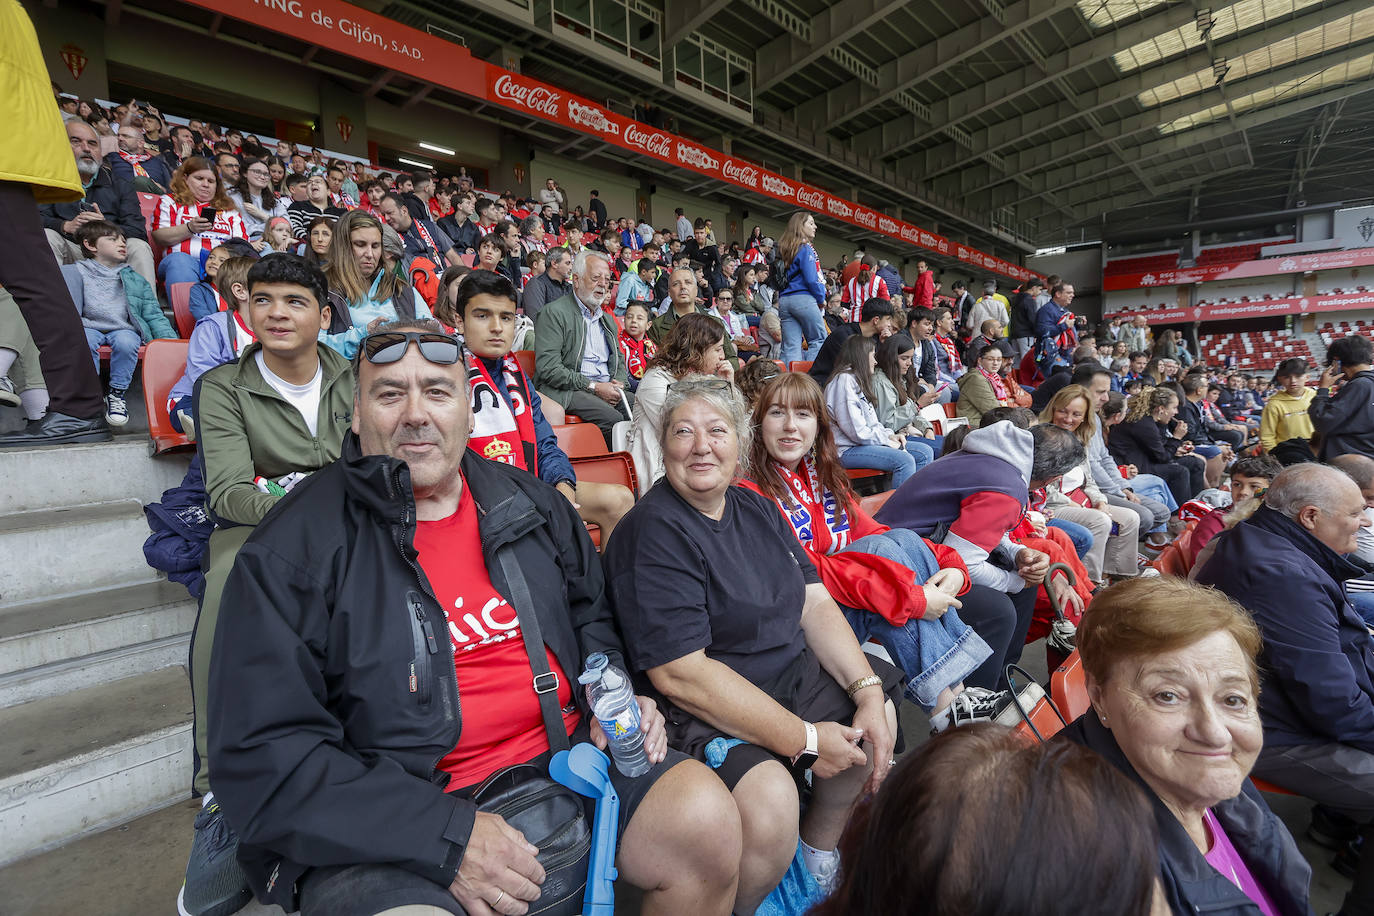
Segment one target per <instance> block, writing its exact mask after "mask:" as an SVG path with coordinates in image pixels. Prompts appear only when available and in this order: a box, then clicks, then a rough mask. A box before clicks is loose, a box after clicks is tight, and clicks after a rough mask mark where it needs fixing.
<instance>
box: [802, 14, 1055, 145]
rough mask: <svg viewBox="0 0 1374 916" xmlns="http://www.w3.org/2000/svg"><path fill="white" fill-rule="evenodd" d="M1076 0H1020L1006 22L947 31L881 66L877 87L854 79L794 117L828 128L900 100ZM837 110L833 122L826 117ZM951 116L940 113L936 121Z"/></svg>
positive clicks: (982, 21) (982, 20) (989, 19)
mask: <svg viewBox="0 0 1374 916" xmlns="http://www.w3.org/2000/svg"><path fill="white" fill-rule="evenodd" d="M1074 6H1075V0H1016V2H1015V3H1011V4H1009V5H1008V6H1007V7H1006V24H1005V25H1004V24H1002V23H1000V22H998V21H997V20H996V19H994V18H993V17H991V16H984V17H981V18H979V19H978V20H977V21H976V22H972V23H970V24H969V25H966V26H964V27H963V28H960V29H956V30H955V31H953V32H950V33H949V34H947V35H942V36H940V37H939V38H937V39H936V40H935V41H933V42H930V43H928V44H925V45H922V46H921V47H919V48H916V49H915V50H914V51H910V52H908V53H906V54H903V55H902V56H901V57H899V58H897V59H896V60H893V61H889V62H887V63H885V64H883V65H882V66H880V67H879V68H878V85H877V86H876V87H875V86H869V85H867V84H865V83H864V82H863V81H862V80H857V79H856V80H851V81H850V82H848V83H845V84H844V85H843V86H838V87H836V88H835V89H832V90H830V91H829V92H827V93H826V94H825V95H823V96H821V97H819V98H817V99H815V100H813V101H808V102H804V103H802V104H801V105H798V106H797V107H796V108H795V109H794V110H793V112H792V113H791V117H792V118H794V119H795V120H796V121H797V122H798V123H800V124H803V125H809V126H811V127H813V128H816V127H820V128H827V127H830V126H832V125H833V124H834V123H841V122H844V121H846V120H848V119H850V118H853V117H855V116H856V115H859V114H862V113H863V112H865V111H867V110H868V109H870V108H872V107H873V106H874V105H878V104H880V103H882V102H887V101H895V100H897V98H898V97H899V96H900V95H901V94H902V93H903V92H905V91H907V90H909V89H910V88H911V87H912V86H915V85H917V84H919V83H922V82H925V81H927V80H931V79H934V78H935V77H937V76H939V75H940V74H942V73H944V72H945V71H946V70H948V69H950V68H951V67H953V66H955V65H956V64H958V63H961V62H963V61H965V60H967V59H968V58H970V57H971V56H973V55H976V54H980V53H982V52H984V51H988V50H990V49H992V48H995V47H997V46H998V45H999V44H1001V43H1002V42H1004V41H1008V40H1010V39H1011V38H1012V36H1013V35H1014V34H1015V33H1016V32H1019V31H1021V30H1023V29H1026V28H1029V27H1030V26H1032V25H1035V24H1036V23H1037V22H1042V21H1044V20H1045V19H1048V18H1049V17H1051V16H1053V15H1055V14H1057V13H1062V12H1065V11H1067V10H1072V9H1073V8H1074ZM831 114H835V115H837V117H836V118H835V119H834V120H833V121H821V119H823V118H826V117H827V116H829V115H831ZM945 120H947V119H946V118H940V117H936V118H934V119H932V120H931V123H934V124H943V123H944V122H945Z"/></svg>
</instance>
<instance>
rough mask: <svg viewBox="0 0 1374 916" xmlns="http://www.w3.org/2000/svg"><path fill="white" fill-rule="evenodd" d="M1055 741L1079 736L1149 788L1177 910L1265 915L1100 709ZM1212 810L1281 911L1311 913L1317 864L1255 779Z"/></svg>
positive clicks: (1211, 915) (1163, 872)
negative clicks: (1135, 762)
mask: <svg viewBox="0 0 1374 916" xmlns="http://www.w3.org/2000/svg"><path fill="white" fill-rule="evenodd" d="M1054 740H1056V741H1060V740H1067V741H1073V742H1076V743H1078V744H1081V745H1083V746H1084V747H1087V748H1090V749H1092V750H1094V751H1096V752H1097V753H1098V754H1101V755H1102V756H1103V757H1104V758H1106V760H1107V761H1108V762H1109V763H1111V764H1112V765H1113V766H1115V767H1116V768H1117V769H1119V770H1121V771H1122V772H1123V773H1125V774H1126V775H1127V776H1129V777H1130V778H1131V779H1132V780H1133V781H1134V782H1135V783H1136V784H1137V785H1139V786H1140V787H1141V788H1142V789H1144V790H1145V797H1146V798H1148V799H1149V800H1150V805H1151V807H1153V808H1154V812H1155V823H1156V824H1157V825H1158V827H1159V871H1160V878H1161V880H1162V882H1163V885H1164V896H1165V898H1167V900H1168V901H1169V908H1170V909H1171V910H1172V911H1173V912H1174V913H1206V914H1207V916H1261V912H1262V911H1261V910H1260V908H1259V904H1257V903H1255V902H1254V901H1253V900H1251V899H1250V898H1249V897H1247V896H1245V894H1244V893H1242V892H1241V890H1240V888H1238V887H1236V886H1235V885H1234V884H1232V883H1231V881H1230V879H1228V878H1225V877H1223V876H1222V874H1221V872H1219V871H1217V870H1216V869H1215V868H1213V867H1212V866H1211V865H1210V864H1209V863H1208V862H1207V859H1206V858H1205V857H1204V856H1203V854H1202V853H1200V852H1198V848H1197V846H1196V845H1195V844H1194V843H1193V841H1192V839H1191V838H1189V836H1188V832H1187V831H1186V830H1184V829H1183V825H1182V824H1180V823H1179V821H1178V818H1176V817H1174V815H1173V812H1171V811H1170V810H1169V809H1168V808H1166V807H1165V806H1164V802H1162V801H1160V799H1159V796H1158V795H1156V794H1155V793H1154V792H1153V791H1151V789H1150V787H1149V786H1148V785H1146V784H1145V781H1144V780H1143V779H1141V778H1140V775H1139V774H1138V773H1137V772H1136V771H1135V767H1133V766H1131V762H1130V761H1129V760H1127V759H1126V755H1125V754H1124V753H1122V751H1121V747H1120V745H1118V744H1117V743H1116V738H1115V737H1114V736H1113V735H1112V733H1111V732H1110V731H1109V730H1108V729H1107V728H1106V727H1105V726H1103V724H1102V722H1101V720H1100V719H1098V717H1097V713H1096V712H1095V711H1093V710H1091V709H1090V710H1088V711H1087V712H1086V713H1084V714H1083V715H1082V716H1080V717H1079V718H1078V719H1077V720H1075V721H1074V722H1073V723H1072V724H1071V725H1069V727H1068V728H1066V729H1064V731H1062V732H1061V733H1060V737H1057V738H1055V739H1054ZM1212 814H1213V815H1215V817H1216V819H1217V820H1218V821H1219V822H1220V823H1221V826H1222V828H1223V829H1225V831H1226V835H1227V836H1228V837H1229V838H1230V840H1231V844H1232V845H1233V846H1235V847H1236V852H1237V853H1238V854H1239V855H1240V857H1241V858H1242V859H1244V860H1245V864H1246V865H1247V866H1249V868H1250V872H1251V873H1252V874H1253V875H1254V876H1255V880H1256V881H1258V882H1259V884H1260V886H1262V887H1263V888H1264V889H1265V890H1266V891H1268V892H1269V896H1270V897H1271V898H1272V899H1273V901H1274V906H1275V907H1277V908H1278V911H1279V914H1280V916H1309V914H1311V912H1312V907H1311V904H1310V903H1309V902H1308V896H1307V895H1308V890H1307V889H1308V886H1309V884H1310V883H1311V880H1312V867H1311V866H1310V865H1308V864H1307V860H1306V859H1304V858H1303V856H1302V853H1301V852H1299V851H1298V846H1297V844H1296V843H1294V842H1293V837H1292V835H1291V834H1289V832H1288V828H1286V827H1284V826H1283V822H1282V821H1280V820H1279V819H1278V817H1277V816H1276V815H1275V814H1274V812H1272V811H1270V810H1269V806H1268V805H1267V804H1265V802H1264V798H1263V797H1262V796H1261V795H1260V793H1259V791H1258V790H1257V789H1256V788H1255V787H1254V785H1252V784H1251V782H1250V780H1248V779H1247V780H1245V784H1244V786H1243V787H1242V788H1241V792H1240V794H1239V795H1237V796H1236V797H1235V798H1228V799H1226V800H1225V801H1223V802H1219V803H1218V804H1216V805H1214V806H1213V807H1212Z"/></svg>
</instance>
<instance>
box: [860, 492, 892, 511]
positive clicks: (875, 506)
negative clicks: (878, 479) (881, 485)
mask: <svg viewBox="0 0 1374 916" xmlns="http://www.w3.org/2000/svg"><path fill="white" fill-rule="evenodd" d="M896 492H897V491H896V490H884V491H883V492H881V493H875V494H874V495H873V496H865V497H864V498H863V499H861V500H859V508H860V509H862V510H864V512H865V513H866V514H868V515H872V514H873V513H875V512H877V511H878V510H879V509H881V508H882V507H883V505H884V504H885V503H886V502H887V501H888V500H889V499H891V498H892V494H893V493H896Z"/></svg>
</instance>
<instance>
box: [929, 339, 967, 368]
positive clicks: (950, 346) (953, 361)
mask: <svg viewBox="0 0 1374 916" xmlns="http://www.w3.org/2000/svg"><path fill="white" fill-rule="evenodd" d="M935 342H936V343H938V344H939V345H940V346H942V347H944V348H945V354H946V355H947V356H949V371H950V372H951V373H954V372H958V371H959V370H960V369H962V368H964V361H963V360H961V359H960V358H959V349H958V348H957V347H955V346H954V341H952V340H950V339H949V338H948V337H941V336H940V335H939V334H936V335H935Z"/></svg>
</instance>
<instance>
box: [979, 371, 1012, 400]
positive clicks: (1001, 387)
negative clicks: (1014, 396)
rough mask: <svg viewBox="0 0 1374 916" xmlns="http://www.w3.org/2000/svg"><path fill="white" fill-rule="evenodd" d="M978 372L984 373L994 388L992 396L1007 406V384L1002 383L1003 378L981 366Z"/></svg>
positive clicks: (984, 376)
mask: <svg viewBox="0 0 1374 916" xmlns="http://www.w3.org/2000/svg"><path fill="white" fill-rule="evenodd" d="M978 371H979V372H981V373H983V378H985V379H987V380H988V384H989V385H991V386H992V396H993V397H995V398H996V399H997V400H999V401H1002V402H1003V403H1004V404H1005V402H1006V400H1007V386H1006V383H1005V382H1003V381H1002V376H1000V375H998V374H997V373H996V372H989V371H988V370H986V369H984V368H983V367H982V366H981V365H980V366H979V367H978Z"/></svg>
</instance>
